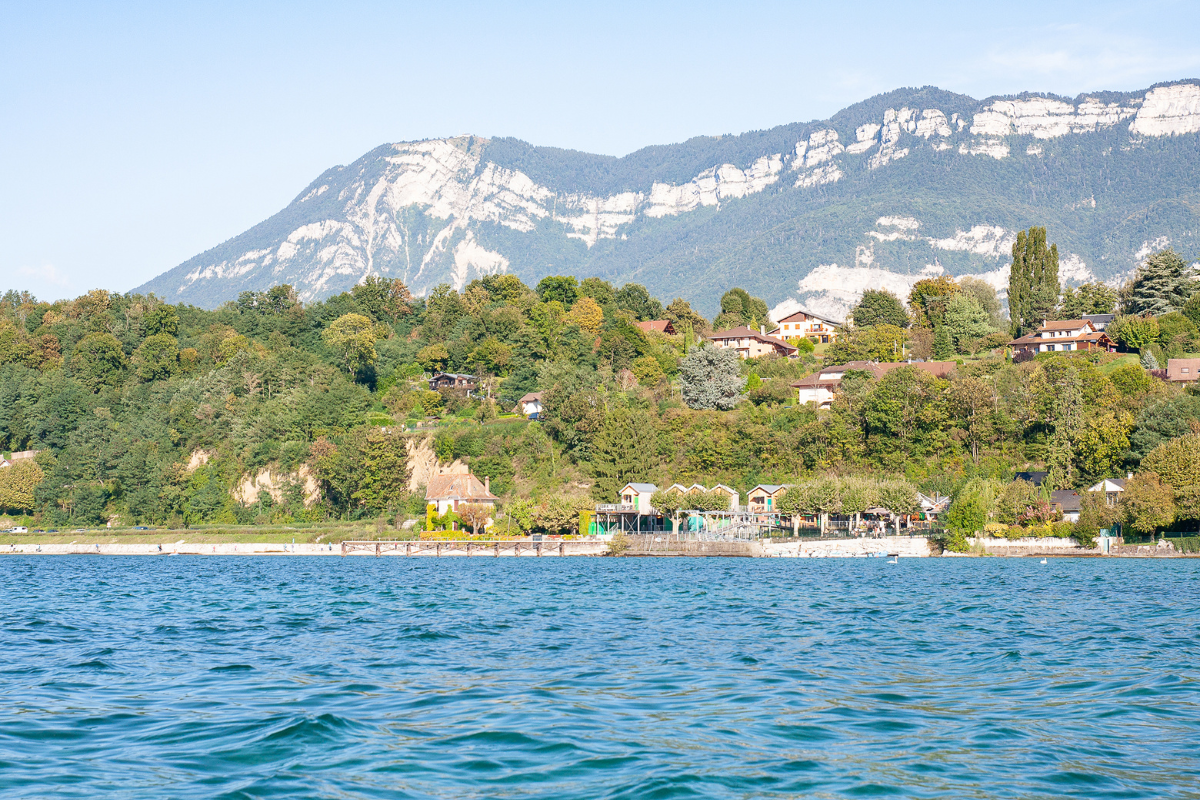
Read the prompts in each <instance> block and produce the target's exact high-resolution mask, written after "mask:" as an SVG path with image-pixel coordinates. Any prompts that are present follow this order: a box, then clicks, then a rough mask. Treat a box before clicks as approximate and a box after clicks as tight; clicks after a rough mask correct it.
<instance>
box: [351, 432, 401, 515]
mask: <svg viewBox="0 0 1200 800" xmlns="http://www.w3.org/2000/svg"><path fill="white" fill-rule="evenodd" d="M410 474H411V470H410V468H409V466H408V449H407V447H406V442H405V439H404V437H403V436H402V435H400V434H399V433H398V432H396V431H392V432H390V433H384V432H383V431H382V430H380V429H378V428H372V429H371V430H369V431H367V440H366V447H365V449H364V452H363V458H362V465H361V469H360V477H359V488H358V491H356V492H354V493H353V495H352V496H353V498H354V499H355V500H357V501H358V502H359V503H360V504H361V505H362V506H363V507H364V508H366V509H368V510H370V511H390V510H393V509H395V508H396V507H397V506H398V505H400V504H401V503H402V502H403V501H404V499H405V498H406V497H407V496H408V479H409V476H410Z"/></svg>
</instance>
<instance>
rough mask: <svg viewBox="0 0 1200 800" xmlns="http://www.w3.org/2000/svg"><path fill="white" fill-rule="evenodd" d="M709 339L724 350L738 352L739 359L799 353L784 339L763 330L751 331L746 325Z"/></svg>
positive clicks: (720, 332) (711, 336) (716, 334)
mask: <svg viewBox="0 0 1200 800" xmlns="http://www.w3.org/2000/svg"><path fill="white" fill-rule="evenodd" d="M708 339H709V341H711V342H712V343H713V344H714V345H716V346H717V347H720V348H721V349H723V350H736V351H737V354H738V357H739V358H758V357H759V356H765V355H770V354H771V353H776V354H778V355H781V356H794V355H796V352H797V349H796V348H795V347H793V346H792V345H790V344H788V343H787V342H785V341H783V340H782V339H776V338H775V337H774V336H767V334H766V333H764V332H763V331H761V330H758V331H755V330H751V329H750V328H747V327H746V326H745V325H739V326H738V327H736V328H731V329H729V330H727V331H718V332H717V333H714V334H712V335H710V336H709V337H708Z"/></svg>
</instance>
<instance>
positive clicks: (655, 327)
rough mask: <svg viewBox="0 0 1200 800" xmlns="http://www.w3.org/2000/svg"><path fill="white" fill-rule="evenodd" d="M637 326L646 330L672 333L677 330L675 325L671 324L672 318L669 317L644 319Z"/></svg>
mask: <svg viewBox="0 0 1200 800" xmlns="http://www.w3.org/2000/svg"><path fill="white" fill-rule="evenodd" d="M637 326H638V327H639V328H641V329H642V330H644V331H646V332H650V331H658V332H659V333H670V332H671V331H674V330H675V326H674V325H672V324H671V320H669V319H648V320H643V321H642V322H639V323H638V324H637Z"/></svg>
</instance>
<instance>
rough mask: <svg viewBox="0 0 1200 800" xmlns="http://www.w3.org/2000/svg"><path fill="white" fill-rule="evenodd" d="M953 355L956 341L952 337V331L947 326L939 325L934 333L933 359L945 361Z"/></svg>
mask: <svg viewBox="0 0 1200 800" xmlns="http://www.w3.org/2000/svg"><path fill="white" fill-rule="evenodd" d="M952 355H954V340H953V339H952V338H951V337H950V329H949V328H948V327H946V326H945V325H938V326H937V330H935V331H934V332H933V357H934V358H936V359H938V360H939V361H944V360H945V359H947V358H949V357H950V356H952Z"/></svg>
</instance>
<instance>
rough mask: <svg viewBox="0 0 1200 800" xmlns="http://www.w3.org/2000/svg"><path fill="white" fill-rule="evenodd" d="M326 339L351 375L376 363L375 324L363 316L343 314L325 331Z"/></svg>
mask: <svg viewBox="0 0 1200 800" xmlns="http://www.w3.org/2000/svg"><path fill="white" fill-rule="evenodd" d="M324 339H325V342H326V344H328V345H329V346H330V348H332V349H333V350H334V351H335V352H337V353H338V355H340V356H341V358H342V364H343V365H344V366H345V367H346V371H347V372H349V373H350V374H351V375H353V374H355V373H356V372H358V371H359V370H360V369H363V368H364V367H369V366H371V365H372V364H374V363H375V359H376V353H375V341H376V339H377V334H376V332H375V323H373V322H371V320H370V319H368V318H367V317H364V316H363V315H362V314H343V315H342V316H340V317H338V318H337V319H336V320H334V321H333V323H332V324H330V326H329V327H328V328H326V329H325V333H324Z"/></svg>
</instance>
